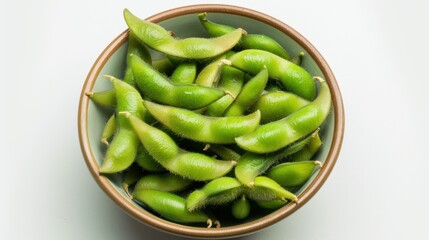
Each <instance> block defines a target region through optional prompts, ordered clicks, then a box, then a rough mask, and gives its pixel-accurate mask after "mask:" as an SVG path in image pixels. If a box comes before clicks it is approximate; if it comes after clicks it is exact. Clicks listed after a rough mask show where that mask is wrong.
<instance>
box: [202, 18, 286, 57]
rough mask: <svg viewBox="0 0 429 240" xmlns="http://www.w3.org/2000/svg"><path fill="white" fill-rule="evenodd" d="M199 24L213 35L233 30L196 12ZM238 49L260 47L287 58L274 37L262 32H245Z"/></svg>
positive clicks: (216, 35) (220, 34)
mask: <svg viewBox="0 0 429 240" xmlns="http://www.w3.org/2000/svg"><path fill="white" fill-rule="evenodd" d="M198 18H199V20H200V23H201V25H202V26H203V27H204V28H205V29H206V31H207V32H208V34H209V35H210V36H213V37H218V36H222V35H225V34H228V33H230V32H232V31H234V30H235V28H233V27H231V26H228V25H223V24H218V23H214V22H212V21H209V20H207V14H206V13H200V14H198ZM236 47H237V48H238V49H261V50H265V51H268V52H271V53H273V54H276V55H278V56H280V57H282V58H284V59H289V58H290V57H289V54H288V53H287V51H286V50H285V49H284V48H283V47H282V46H281V45H280V44H279V43H278V42H277V41H276V40H274V39H272V38H271V37H268V36H266V35H262V34H246V35H245V36H243V37H242V38H241V40H240V42H238V44H237V46H236Z"/></svg>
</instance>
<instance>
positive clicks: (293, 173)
mask: <svg viewBox="0 0 429 240" xmlns="http://www.w3.org/2000/svg"><path fill="white" fill-rule="evenodd" d="M321 166H322V163H321V162H319V161H302V162H286V163H281V164H279V165H276V166H274V167H272V168H271V169H270V170H269V171H268V172H267V176H268V177H269V178H271V179H273V180H274V181H276V182H277V183H278V184H280V185H281V186H283V187H286V188H292V187H299V186H301V185H303V184H304V183H305V182H306V181H307V180H308V179H309V178H310V177H311V175H312V174H313V172H314V170H315V169H316V168H317V167H321Z"/></svg>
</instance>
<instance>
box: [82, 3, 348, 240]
mask: <svg viewBox="0 0 429 240" xmlns="http://www.w3.org/2000/svg"><path fill="white" fill-rule="evenodd" d="M200 12H219V13H228V14H235V15H241V16H245V17H249V18H254V19H256V20H259V21H261V22H264V23H266V24H268V25H271V26H273V27H274V28H276V29H278V30H280V31H281V32H283V33H285V34H286V35H288V36H290V37H291V38H292V39H293V40H294V41H296V42H297V43H298V44H299V45H301V46H302V47H303V48H304V49H305V50H306V51H307V52H308V53H309V54H310V56H311V57H312V58H313V59H314V60H315V61H316V63H317V65H318V66H319V67H320V69H321V70H322V73H323V75H324V76H325V80H326V81H327V82H328V84H329V87H330V89H331V91H332V98H333V99H332V100H333V105H334V113H335V120H334V122H335V126H334V135H333V140H332V146H331V149H330V151H329V153H328V156H327V158H326V161H325V163H324V164H323V167H322V168H321V170H320V171H319V172H318V174H317V176H316V177H315V178H314V180H313V181H312V182H311V184H310V185H309V186H308V187H307V188H306V189H305V190H304V191H303V192H302V193H301V194H300V195H299V196H298V197H299V201H298V202H297V203H291V204H287V205H286V206H284V207H282V208H281V209H279V210H277V211H275V212H273V213H271V214H268V215H266V216H264V217H262V218H259V219H257V220H254V221H252V222H248V223H244V224H239V225H236V226H231V227H223V228H219V229H216V228H215V229H213V228H207V229H206V228H201V227H191V226H185V225H181V224H176V223H173V222H170V221H166V220H163V219H161V218H159V217H156V216H154V215H152V214H151V213H148V212H145V211H142V210H141V209H140V208H139V207H136V206H134V205H133V204H131V203H130V202H128V200H127V199H125V198H124V197H123V196H122V195H121V194H120V193H118V192H117V191H116V190H115V188H114V187H113V186H112V185H111V184H110V182H109V181H108V179H107V178H106V177H105V176H103V175H99V174H98V163H97V161H96V159H95V157H94V155H93V153H92V150H91V147H90V143H89V138H88V129H87V117H88V116H87V111H88V103H89V98H88V97H87V96H86V95H85V93H86V92H89V91H90V90H91V89H92V87H93V86H94V83H95V80H96V79H97V76H98V75H99V73H100V71H101V69H102V68H103V67H104V64H105V63H106V61H107V60H108V59H109V58H110V56H111V55H112V54H113V53H115V51H116V50H117V49H118V48H119V47H120V46H121V45H122V44H123V43H125V42H126V41H127V37H128V30H125V31H124V32H123V33H121V34H120V35H119V36H118V37H116V38H115V39H114V40H113V41H112V42H111V43H110V44H109V45H108V46H107V47H106V49H104V51H103V52H102V53H101V55H100V56H99V57H98V58H97V60H96V61H95V63H94V65H93V66H92V68H91V70H90V71H89V73H88V76H87V78H86V81H85V84H84V86H83V89H82V92H81V95H80V102H79V113H78V131H79V141H80V145H81V149H82V153H83V156H84V158H85V161H86V164H87V166H88V168H89V170H90V172H91V174H92V176H93V177H94V179H95V180H96V182H97V183H98V185H99V186H100V187H101V188H102V189H103V190H104V192H106V193H107V195H109V197H110V198H111V199H112V200H113V201H114V202H116V203H117V204H118V205H119V206H121V207H122V208H123V209H124V210H125V211H126V212H127V213H128V214H130V215H131V216H133V217H135V218H136V219H138V220H139V221H141V222H143V223H145V224H146V225H148V226H151V227H155V228H157V229H159V230H162V231H165V232H168V233H172V234H176V235H181V236H187V237H201V238H226V237H235V236H240V235H244V234H250V233H252V232H255V231H258V230H261V229H263V228H265V227H267V226H270V225H272V224H274V223H276V222H278V221H280V220H282V219H283V218H285V217H287V216H289V215H290V214H292V213H293V212H295V211H296V210H298V209H299V208H300V207H301V206H303V205H304V204H305V203H306V202H307V201H308V200H310V198H311V197H313V195H314V194H316V192H317V191H318V190H319V189H320V187H321V186H322V185H323V183H324V182H325V181H326V179H327V177H328V176H329V174H330V172H331V171H332V168H333V167H334V165H335V162H336V160H337V158H338V155H339V153H340V149H341V144H342V140H343V135H344V123H345V122H344V107H343V102H342V97H341V92H340V90H339V87H338V84H337V82H336V80H335V77H334V74H333V73H332V71H331V69H330V67H329V66H328V64H327V63H326V61H325V60H324V58H323V57H322V55H321V54H320V53H319V52H318V51H317V50H316V48H315V47H314V46H313V45H312V44H311V43H310V42H309V41H308V40H307V39H305V38H304V37H303V36H301V34H299V33H298V32H297V31H295V30H294V29H292V28H291V27H290V26H288V25H287V24H285V23H283V22H281V21H279V20H277V19H275V18H273V17H270V16H268V15H266V14H263V13H260V12H258V11H255V10H251V9H247V8H243V7H238V6H232V5H220V4H219V5H218V4H199V5H190V6H183V7H179V8H174V9H170V10H167V11H164V12H161V13H158V14H155V15H153V16H151V17H149V18H147V19H146V20H149V21H152V22H155V23H157V22H160V21H163V20H166V19H169V18H172V17H176V16H180V15H184V14H195V13H200Z"/></svg>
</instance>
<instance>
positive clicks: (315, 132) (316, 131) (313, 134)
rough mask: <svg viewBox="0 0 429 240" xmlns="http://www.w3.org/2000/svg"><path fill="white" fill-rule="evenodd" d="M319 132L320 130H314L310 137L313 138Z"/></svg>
mask: <svg viewBox="0 0 429 240" xmlns="http://www.w3.org/2000/svg"><path fill="white" fill-rule="evenodd" d="M319 131H320V128H317V129H316V130H314V132H313V133H312V134H311V137H312V138H315V137H316V135H317V134H318V133H319Z"/></svg>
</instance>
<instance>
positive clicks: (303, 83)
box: [229, 49, 316, 101]
mask: <svg viewBox="0 0 429 240" xmlns="http://www.w3.org/2000/svg"><path fill="white" fill-rule="evenodd" d="M229 60H231V63H232V66H233V67H237V68H239V69H241V70H243V71H246V72H249V73H252V74H256V73H258V72H259V71H261V70H262V68H264V66H267V68H268V73H269V75H270V78H273V79H277V80H279V81H280V82H281V83H282V84H283V86H284V87H285V88H286V90H288V91H290V92H292V93H295V94H296V95H298V96H300V97H303V98H305V99H307V100H310V101H311V100H313V99H314V98H315V96H316V85H315V84H314V81H313V78H312V77H311V75H310V74H309V73H308V72H307V71H306V70H305V69H304V68H302V67H300V66H298V65H296V64H293V63H291V62H289V61H288V60H285V59H283V58H281V57H279V56H277V55H275V54H272V53H270V52H267V51H263V50H256V49H249V50H243V51H241V52H238V53H236V54H234V55H233V56H232V57H231V58H229Z"/></svg>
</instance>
